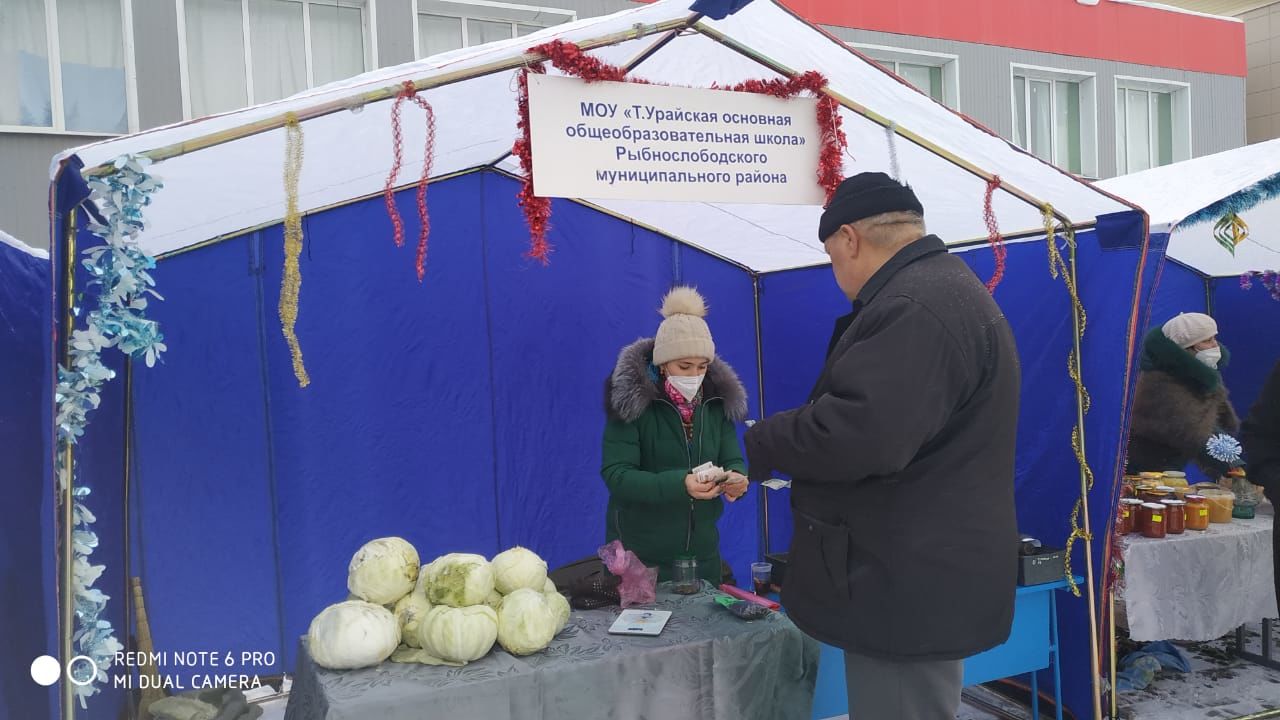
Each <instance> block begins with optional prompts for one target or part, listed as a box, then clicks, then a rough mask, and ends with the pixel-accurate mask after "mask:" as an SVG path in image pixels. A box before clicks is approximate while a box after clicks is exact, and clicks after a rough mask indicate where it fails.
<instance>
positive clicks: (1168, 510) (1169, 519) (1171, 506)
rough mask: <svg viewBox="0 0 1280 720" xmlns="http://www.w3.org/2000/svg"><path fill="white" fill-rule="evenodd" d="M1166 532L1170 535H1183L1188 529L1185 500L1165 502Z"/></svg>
mask: <svg viewBox="0 0 1280 720" xmlns="http://www.w3.org/2000/svg"><path fill="white" fill-rule="evenodd" d="M1164 506H1165V518H1164V526H1165V531H1166V532H1168V533H1169V534H1170V535H1181V534H1182V533H1183V532H1185V531H1186V529H1187V502H1186V501H1185V500H1165V501H1164Z"/></svg>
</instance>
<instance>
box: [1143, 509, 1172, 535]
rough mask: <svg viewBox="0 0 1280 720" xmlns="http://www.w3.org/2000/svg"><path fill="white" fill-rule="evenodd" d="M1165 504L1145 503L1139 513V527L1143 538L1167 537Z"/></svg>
mask: <svg viewBox="0 0 1280 720" xmlns="http://www.w3.org/2000/svg"><path fill="white" fill-rule="evenodd" d="M1164 520H1165V506H1164V503H1143V504H1142V507H1141V508H1140V509H1139V512H1138V525H1139V527H1140V528H1141V532H1142V536H1143V537H1149V538H1154V539H1157V540H1158V539H1160V538H1162V537H1164V536H1165V532H1166V530H1165V522H1164Z"/></svg>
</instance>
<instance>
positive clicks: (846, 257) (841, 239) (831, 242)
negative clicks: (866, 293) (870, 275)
mask: <svg viewBox="0 0 1280 720" xmlns="http://www.w3.org/2000/svg"><path fill="white" fill-rule="evenodd" d="M862 244H863V239H862V238H861V237H859V235H858V231H857V230H855V229H854V228H853V226H852V225H841V226H840V229H839V230H837V231H835V233H833V234H832V235H831V237H828V238H827V239H826V240H825V241H824V242H823V243H822V248H823V250H825V251H826V253H827V256H828V257H830V258H831V273H832V274H833V275H835V278H836V285H839V286H840V290H841V292H843V293H844V294H845V297H847V298H849V299H850V300H853V299H854V298H856V297H857V296H858V293H859V292H861V291H862V286H863V285H865V284H866V282H867V279H866V278H865V277H863V273H862V272H861V270H860V258H862V257H863V256H864V255H865V253H864V252H862V250H863V247H862Z"/></svg>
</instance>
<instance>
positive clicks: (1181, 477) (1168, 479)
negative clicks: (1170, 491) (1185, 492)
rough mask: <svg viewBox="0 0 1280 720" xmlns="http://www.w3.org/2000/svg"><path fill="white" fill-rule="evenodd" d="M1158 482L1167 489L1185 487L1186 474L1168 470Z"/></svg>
mask: <svg viewBox="0 0 1280 720" xmlns="http://www.w3.org/2000/svg"><path fill="white" fill-rule="evenodd" d="M1160 482H1161V484H1163V485H1168V486H1169V487H1172V488H1180V487H1186V486H1187V474H1186V473H1184V472H1178V471H1176V470H1170V471H1169V472H1166V473H1165V474H1164V477H1163V478H1162V479H1161V480H1160Z"/></svg>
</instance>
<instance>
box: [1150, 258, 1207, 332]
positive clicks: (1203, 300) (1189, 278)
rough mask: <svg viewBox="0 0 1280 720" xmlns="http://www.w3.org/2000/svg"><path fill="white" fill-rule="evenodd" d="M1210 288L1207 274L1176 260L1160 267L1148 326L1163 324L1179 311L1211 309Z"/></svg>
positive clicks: (1167, 261) (1166, 262)
mask: <svg viewBox="0 0 1280 720" xmlns="http://www.w3.org/2000/svg"><path fill="white" fill-rule="evenodd" d="M1208 298H1209V292H1208V287H1207V286H1206V280H1205V277H1204V275H1201V274H1200V273H1198V272H1196V271H1195V270H1192V269H1191V268H1189V267H1187V266H1186V265H1183V264H1181V263H1178V262H1174V261H1173V260H1166V261H1165V263H1164V268H1163V269H1161V271H1160V279H1159V283H1158V285H1157V286H1156V294H1155V299H1154V300H1153V302H1152V307H1151V317H1150V322H1149V325H1147V327H1148V328H1151V327H1159V326H1161V325H1163V324H1164V323H1165V322H1166V321H1168V320H1169V319H1170V318H1172V317H1174V316H1176V315H1177V314H1178V313H1184V312H1201V313H1202V312H1208V311H1209V308H1208Z"/></svg>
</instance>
